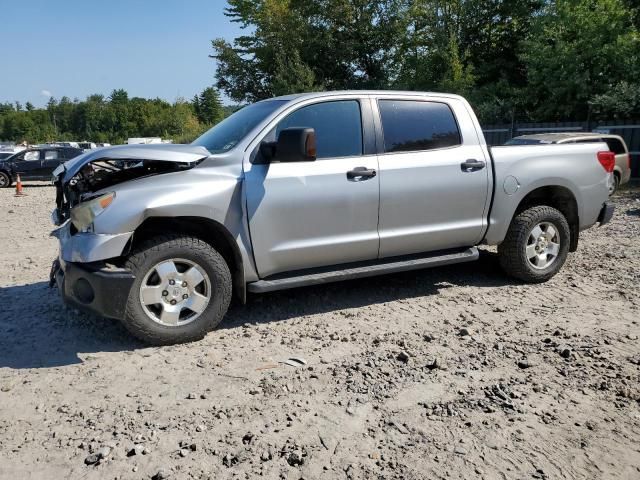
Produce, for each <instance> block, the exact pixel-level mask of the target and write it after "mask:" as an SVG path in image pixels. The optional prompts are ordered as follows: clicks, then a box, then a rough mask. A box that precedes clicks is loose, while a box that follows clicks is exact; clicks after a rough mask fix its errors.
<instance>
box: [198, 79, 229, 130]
mask: <svg viewBox="0 0 640 480" xmlns="http://www.w3.org/2000/svg"><path fill="white" fill-rule="evenodd" d="M192 104H193V107H194V110H195V113H196V116H197V118H198V120H199V121H200V122H201V123H204V124H205V125H214V124H216V123H218V122H219V121H220V120H222V119H223V118H224V110H223V109H222V102H221V101H220V94H219V93H218V91H217V90H216V89H215V88H213V87H207V88H205V89H204V90H203V91H202V93H201V94H200V95H199V96H196V97H195V98H194V102H193V103H192Z"/></svg>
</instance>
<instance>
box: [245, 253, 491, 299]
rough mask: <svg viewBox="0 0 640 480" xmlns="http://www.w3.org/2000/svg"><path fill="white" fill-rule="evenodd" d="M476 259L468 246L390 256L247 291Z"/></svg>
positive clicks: (298, 274)
mask: <svg viewBox="0 0 640 480" xmlns="http://www.w3.org/2000/svg"><path fill="white" fill-rule="evenodd" d="M479 256H480V254H479V252H478V249H477V248H476V247H471V248H467V249H464V250H453V251H452V250H447V251H444V252H434V253H431V254H430V255H420V256H416V255H411V256H404V257H393V258H388V259H382V260H378V261H376V262H359V263H350V264H346V265H337V266H333V267H328V268H323V269H310V270H301V271H297V272H292V273H289V274H287V276H282V275H276V276H273V277H270V278H267V279H265V280H259V281H257V282H253V283H250V284H248V285H247V287H248V289H249V291H250V292H254V293H263V292H272V291H274V290H286V289H288V288H297V287H305V286H308V285H319V284H323V283H331V282H339V281H342V280H351V279H354V278H363V277H373V276H376V275H384V274H387V273H396V272H406V271H408V270H419V269H422V268H431V267H439V266H441V265H451V264H454V263H464V262H472V261H474V260H477V259H478V257H479Z"/></svg>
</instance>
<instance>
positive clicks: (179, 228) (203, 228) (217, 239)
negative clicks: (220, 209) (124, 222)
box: [125, 216, 247, 303]
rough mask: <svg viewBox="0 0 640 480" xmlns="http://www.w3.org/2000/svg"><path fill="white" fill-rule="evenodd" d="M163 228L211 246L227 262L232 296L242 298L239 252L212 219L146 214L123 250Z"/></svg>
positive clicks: (243, 279) (244, 284)
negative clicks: (231, 283)
mask: <svg viewBox="0 0 640 480" xmlns="http://www.w3.org/2000/svg"><path fill="white" fill-rule="evenodd" d="M167 232H172V233H180V234H185V235H190V236H193V237H196V238H199V239H200V240H202V241H204V242H206V243H208V244H209V245H211V246H212V247H213V248H215V249H216V250H217V251H218V253H220V255H222V257H223V258H224V260H225V261H226V262H227V265H228V266H229V270H230V271H231V277H232V279H233V291H234V293H235V295H236V297H237V298H238V299H239V300H240V301H242V302H243V303H244V302H246V295H247V293H246V283H245V277H244V263H243V259H242V254H241V253H240V249H239V247H238V244H237V243H236V241H235V239H234V238H233V236H232V235H231V233H230V232H229V230H227V229H226V228H225V226H224V225H222V224H220V223H218V222H216V221H215V220H212V219H210V218H205V217H197V216H196V217H191V216H181V217H149V218H147V219H145V220H144V221H143V222H142V223H141V224H140V225H139V226H138V227H137V228H136V229H135V231H134V232H133V236H132V237H131V240H130V241H129V244H128V245H127V247H126V248H125V251H126V252H130V251H132V250H133V249H134V248H135V247H136V246H137V245H140V244H141V243H143V242H144V241H146V240H148V239H150V238H153V237H154V236H157V235H161V234H166V233H167Z"/></svg>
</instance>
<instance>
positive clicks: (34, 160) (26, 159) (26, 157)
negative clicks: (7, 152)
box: [14, 150, 42, 180]
mask: <svg viewBox="0 0 640 480" xmlns="http://www.w3.org/2000/svg"><path fill="white" fill-rule="evenodd" d="M14 168H15V171H16V173H17V174H19V175H20V179H21V180H29V179H39V178H40V177H41V175H42V151H40V150H27V151H25V152H23V153H22V154H21V155H19V156H18V157H16V159H15V167H14Z"/></svg>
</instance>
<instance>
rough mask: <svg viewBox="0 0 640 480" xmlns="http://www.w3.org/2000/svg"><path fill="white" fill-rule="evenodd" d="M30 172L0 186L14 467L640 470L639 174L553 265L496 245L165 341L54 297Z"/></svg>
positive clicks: (6, 457) (76, 474)
mask: <svg viewBox="0 0 640 480" xmlns="http://www.w3.org/2000/svg"><path fill="white" fill-rule="evenodd" d="M26 192H27V193H28V196H27V197H22V198H15V197H13V192H12V191H11V190H8V189H5V190H2V191H0V205H1V208H0V225H1V227H0V246H1V248H0V266H1V267H2V272H3V275H2V277H1V278H0V304H1V305H2V307H3V308H2V314H0V406H1V407H0V478H3V479H4V478H7V479H29V478H47V479H52V478H71V479H98V478H100V479H102V478H111V479H139V478H141V479H150V478H155V479H161V478H174V479H182V478H215V479H219V478H253V477H258V476H262V477H265V478H274V479H275V478H286V479H296V480H297V479H300V478H305V479H311V478H344V479H359V478H360V479H369V478H380V479H383V478H384V479H392V478H397V479H418V478H452V479H457V478H486V479H494V478H498V479H499V478H504V479H512V478H514V479H527V478H538V479H557V478H568V479H573V478H589V479H600V478H628V479H637V478H640V382H639V377H640V346H639V342H638V335H639V334H640V326H639V324H638V322H639V321H640V314H639V312H640V309H639V306H640V296H639V287H640V268H639V267H640V240H639V238H638V237H639V235H640V189H639V188H635V189H627V190H624V191H622V192H621V193H620V194H619V195H618V196H617V197H616V198H615V203H616V206H617V211H616V215H615V218H614V220H613V222H612V224H610V225H607V226H605V227H602V228H598V229H591V230H589V231H587V232H585V233H584V234H583V236H582V238H581V243H580V248H579V250H578V252H576V253H575V254H573V255H571V257H570V260H569V262H568V263H567V265H566V266H565V268H564V269H563V271H562V272H561V273H560V274H559V275H558V276H556V277H555V278H554V279H552V280H551V281H550V282H548V283H546V284H543V285H522V284H519V283H517V282H514V281H512V280H510V279H508V278H506V277H505V276H504V275H503V274H502V273H501V272H500V270H499V268H498V264H497V261H496V258H495V254H494V253H492V252H491V251H486V252H483V255H482V257H481V261H480V262H478V263H472V264H465V265H462V266H455V267H450V268H440V269H434V270H428V271H423V272H417V273H416V272H412V273H407V274H401V275H393V276H387V277H380V278H375V279H367V280H359V281H352V282H347V283H342V284H334V285H330V286H323V287H313V288H305V289H299V290H294V291H289V292H283V293H276V294H268V295H263V296H256V297H253V298H251V300H250V303H249V304H248V305H246V306H241V305H236V306H234V307H233V308H232V310H231V312H230V313H229V315H228V317H227V319H226V321H225V322H224V324H223V325H222V327H221V328H220V329H219V330H217V331H215V332H213V333H211V334H209V335H208V336H207V337H206V338H205V339H204V340H202V341H200V342H197V343H194V344H190V345H182V346H175V347H168V348H147V347H145V346H144V345H142V344H140V343H138V342H137V341H135V340H133V339H132V338H131V337H130V336H129V335H128V334H127V333H126V331H125V330H124V328H123V327H121V326H120V325H119V324H118V323H116V322H111V321H107V320H103V319H100V318H94V317H91V316H87V315H84V314H80V313H78V312H76V311H73V310H70V309H65V308H64V307H63V306H62V305H61V303H60V301H59V299H58V297H57V295H56V292H55V291H53V290H49V288H48V286H47V281H48V274H49V267H50V263H51V260H52V259H53V257H54V256H55V254H56V244H55V241H54V240H53V239H51V238H49V236H48V234H49V231H50V229H51V226H50V223H49V211H50V210H51V208H52V202H53V198H54V192H53V189H52V188H51V187H49V186H46V185H44V184H41V185H39V184H27V185H26ZM290 357H301V358H302V359H304V361H305V362H306V364H304V365H298V366H297V365H295V364H294V366H289V365H286V364H284V363H281V362H283V361H285V360H286V359H288V358H290Z"/></svg>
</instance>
